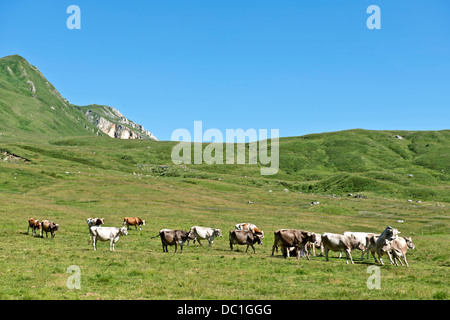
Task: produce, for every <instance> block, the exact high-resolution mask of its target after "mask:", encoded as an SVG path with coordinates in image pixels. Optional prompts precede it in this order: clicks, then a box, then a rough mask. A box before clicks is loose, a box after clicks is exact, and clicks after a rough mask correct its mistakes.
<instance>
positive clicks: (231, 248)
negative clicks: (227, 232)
mask: <svg viewBox="0 0 450 320" xmlns="http://www.w3.org/2000/svg"><path fill="white" fill-rule="evenodd" d="M230 250H231V251H233V243H232V242H231V241H230Z"/></svg>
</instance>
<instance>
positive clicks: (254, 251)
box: [245, 244, 256, 253]
mask: <svg viewBox="0 0 450 320" xmlns="http://www.w3.org/2000/svg"><path fill="white" fill-rule="evenodd" d="M251 246H252V248H253V253H256V250H255V247H254V246H253V244H251ZM247 249H248V245H247ZM245 252H247V251H245Z"/></svg>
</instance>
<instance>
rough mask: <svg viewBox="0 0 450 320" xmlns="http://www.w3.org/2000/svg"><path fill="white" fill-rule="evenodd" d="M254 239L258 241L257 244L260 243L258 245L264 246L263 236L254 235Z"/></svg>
mask: <svg viewBox="0 0 450 320" xmlns="http://www.w3.org/2000/svg"><path fill="white" fill-rule="evenodd" d="M253 237H254V238H255V240H256V242H257V243H258V244H263V242H262V238H263V237H262V235H260V234H253Z"/></svg>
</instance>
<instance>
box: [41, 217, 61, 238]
mask: <svg viewBox="0 0 450 320" xmlns="http://www.w3.org/2000/svg"><path fill="white" fill-rule="evenodd" d="M44 231H45V236H46V237H47V238H48V232H50V234H51V235H52V239H53V238H54V237H55V231H59V224H56V223H54V222H53V221H48V220H42V222H41V232H40V234H39V236H40V237H41V238H43V237H44Z"/></svg>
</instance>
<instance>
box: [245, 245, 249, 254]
mask: <svg viewBox="0 0 450 320" xmlns="http://www.w3.org/2000/svg"><path fill="white" fill-rule="evenodd" d="M249 246H250V245H249V244H248V243H247V249H245V253H247V250H248V247H249Z"/></svg>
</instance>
